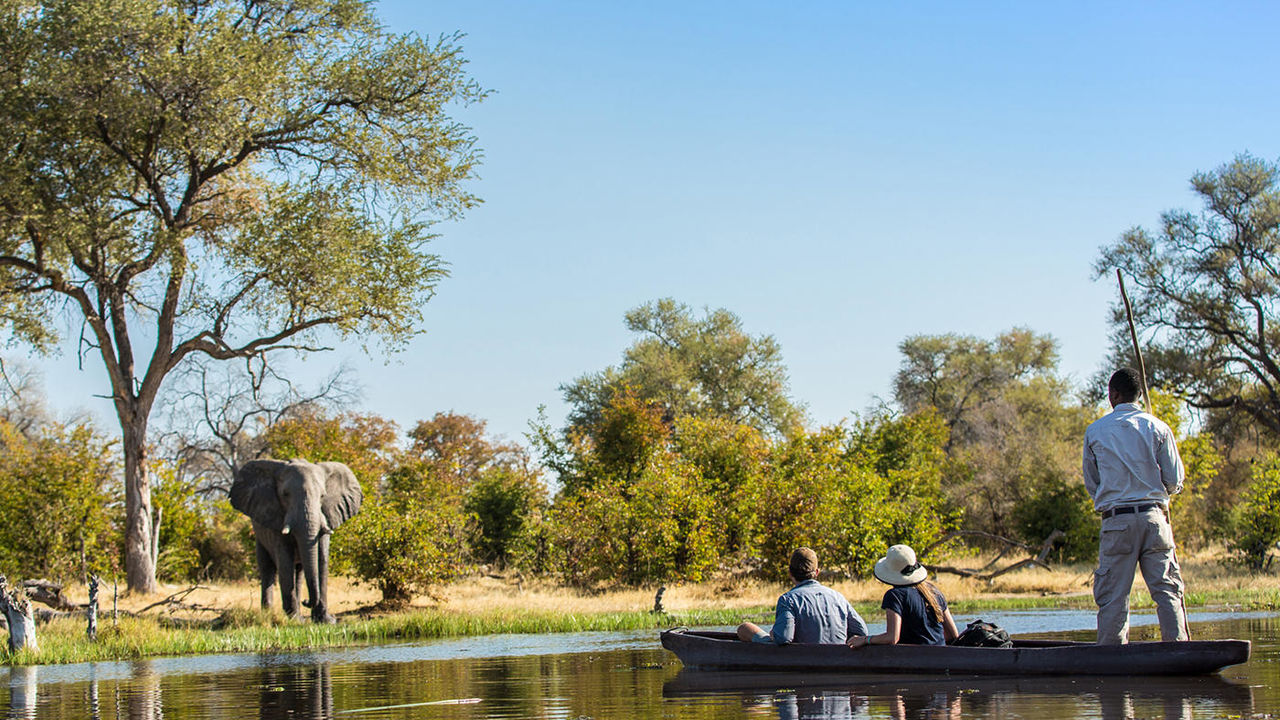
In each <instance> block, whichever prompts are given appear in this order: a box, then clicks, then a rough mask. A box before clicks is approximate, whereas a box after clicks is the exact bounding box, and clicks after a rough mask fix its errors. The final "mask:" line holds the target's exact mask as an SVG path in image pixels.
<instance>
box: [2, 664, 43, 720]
mask: <svg viewBox="0 0 1280 720" xmlns="http://www.w3.org/2000/svg"><path fill="white" fill-rule="evenodd" d="M39 674H40V668H38V667H16V668H13V669H11V670H10V671H9V717H11V718H33V717H35V716H36V700H37V698H38V697H39V693H40V677H39Z"/></svg>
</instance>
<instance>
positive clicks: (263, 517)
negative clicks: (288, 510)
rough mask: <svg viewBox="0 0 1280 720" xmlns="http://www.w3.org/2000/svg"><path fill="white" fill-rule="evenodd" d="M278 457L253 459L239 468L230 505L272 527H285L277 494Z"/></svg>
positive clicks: (232, 488) (277, 528) (232, 485)
mask: <svg viewBox="0 0 1280 720" xmlns="http://www.w3.org/2000/svg"><path fill="white" fill-rule="evenodd" d="M282 465H284V463H281V462H280V461H278V460H251V461H249V462H247V463H245V464H244V465H241V466H240V469H239V470H237V471H236V479H235V482H233V483H231V507H233V508H235V509H237V510H239V511H240V512H242V513H244V514H245V515H248V516H249V517H250V518H251V519H252V520H253V521H254V522H257V523H259V524H262V525H266V526H267V527H269V528H271V529H272V530H281V529H283V528H284V509H283V508H281V507H280V498H279V497H278V496H277V495H276V473H277V472H278V471H279V470H280V467H281V466H282Z"/></svg>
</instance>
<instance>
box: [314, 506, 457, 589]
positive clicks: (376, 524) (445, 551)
mask: <svg viewBox="0 0 1280 720" xmlns="http://www.w3.org/2000/svg"><path fill="white" fill-rule="evenodd" d="M470 520H471V518H470V516H468V515H467V514H466V513H465V512H464V511H463V509H462V505H461V503H460V502H459V501H458V499H457V498H451V497H449V496H448V495H441V496H437V497H434V498H431V497H419V496H414V495H410V496H405V497H383V498H374V499H372V500H366V502H365V505H364V507H363V508H361V510H360V512H359V513H358V514H357V515H356V516H355V517H354V518H352V519H351V520H350V521H348V522H347V524H346V525H343V527H342V530H341V532H342V533H343V534H344V535H345V536H346V537H345V540H344V542H343V543H342V544H341V545H339V544H337V543H334V546H333V557H334V559H333V562H334V566H335V567H339V566H340V567H342V568H346V569H348V570H349V572H350V573H351V574H353V575H354V576H355V577H356V578H357V579H359V580H361V581H363V582H366V583H369V584H370V585H373V586H374V587H376V588H377V589H378V591H379V592H380V593H382V600H383V602H385V603H387V604H390V605H402V604H405V603H408V601H409V600H410V599H411V598H412V597H413V595H414V593H421V592H427V591H428V590H429V589H430V587H431V586H432V585H434V584H439V583H444V582H448V581H449V580H452V579H453V578H455V577H457V576H458V575H459V574H461V573H462V572H463V571H464V570H465V569H466V558H465V557H464V553H465V549H466V545H465V543H464V542H463V539H464V538H465V537H466V534H467V525H468V523H469V522H470Z"/></svg>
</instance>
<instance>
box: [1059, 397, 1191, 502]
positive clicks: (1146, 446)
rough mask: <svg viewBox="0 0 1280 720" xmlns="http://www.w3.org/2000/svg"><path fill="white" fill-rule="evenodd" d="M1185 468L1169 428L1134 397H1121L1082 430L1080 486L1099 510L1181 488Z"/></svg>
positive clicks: (1163, 496)
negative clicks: (1124, 399) (1129, 399)
mask: <svg viewBox="0 0 1280 720" xmlns="http://www.w3.org/2000/svg"><path fill="white" fill-rule="evenodd" d="M1185 479H1186V471H1185V470H1184V469H1183V467H1182V458H1181V457H1179V455H1178V444H1177V442H1176V441H1175V440H1174V438H1173V431H1172V430H1170V429H1169V426H1168V425H1166V424H1164V423H1163V422H1161V421H1160V419H1159V418H1157V417H1155V416H1154V415H1151V414H1149V413H1145V412H1143V411H1142V409H1141V408H1139V407H1138V406H1137V405H1136V404H1134V403H1121V404H1119V405H1116V406H1115V408H1114V409H1113V410H1112V411H1111V412H1110V413H1107V414H1106V415H1103V416H1102V417H1100V418H1098V419H1097V420H1095V421H1094V422H1093V423H1092V424H1091V425H1089V429H1087V430H1085V432H1084V486H1085V489H1087V490H1088V491H1089V494H1090V495H1091V496H1093V509H1094V510H1097V511H1098V512H1102V511H1104V510H1110V509H1111V508H1114V507H1120V506H1123V505H1140V504H1144V503H1152V502H1154V503H1159V504H1160V505H1162V506H1166V507H1167V506H1168V504H1169V496H1170V495H1176V494H1177V493H1178V492H1180V491H1181V490H1182V482H1183V480H1185Z"/></svg>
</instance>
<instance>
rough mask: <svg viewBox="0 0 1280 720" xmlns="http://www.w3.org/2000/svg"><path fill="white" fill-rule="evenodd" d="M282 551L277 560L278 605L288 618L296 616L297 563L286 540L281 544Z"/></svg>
mask: <svg viewBox="0 0 1280 720" xmlns="http://www.w3.org/2000/svg"><path fill="white" fill-rule="evenodd" d="M281 547H282V550H281V552H280V559H279V566H280V568H279V574H280V603H281V606H282V607H283V609H284V614H285V615H288V616H289V617H297V616H298V571H297V567H298V562H297V560H295V559H294V553H293V552H292V548H290V547H289V540H288V539H287V538H286V539H285V541H284V542H283V543H281Z"/></svg>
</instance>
